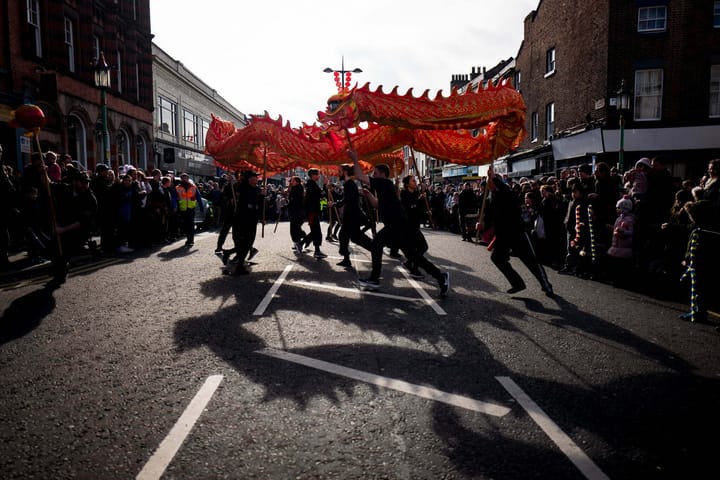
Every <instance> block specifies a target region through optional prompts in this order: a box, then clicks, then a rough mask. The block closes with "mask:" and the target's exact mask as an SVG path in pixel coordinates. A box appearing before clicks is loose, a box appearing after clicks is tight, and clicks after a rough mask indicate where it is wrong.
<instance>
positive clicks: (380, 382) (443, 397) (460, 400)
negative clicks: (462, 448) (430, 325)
mask: <svg viewBox="0 0 720 480" xmlns="http://www.w3.org/2000/svg"><path fill="white" fill-rule="evenodd" d="M255 353H260V354H262V355H267V356H268V357H274V358H278V359H280V360H285V361H288V362H293V363H297V364H300V365H305V366H306V367H310V368H315V369H317V370H322V371H324V372H329V373H333V374H335V375H340V376H342V377H347V378H352V379H354V380H359V381H361V382H365V383H369V384H372V385H377V386H378V387H385V388H389V389H392V390H396V391H398V392H403V393H409V394H410V395H415V396H418V397H422V398H427V399H429V400H433V401H436V402H442V403H446V404H448V405H453V406H456V407H460V408H465V409H467V410H472V411H474V412H480V413H486V414H488V415H493V416H496V417H502V416H504V415H507V414H508V413H510V409H509V408H507V407H503V406H502V405H495V404H492V403H486V402H481V401H478V400H474V399H472V398H468V397H463V396H461V395H455V394H452V393H447V392H443V391H441V390H437V389H435V388H429V387H424V386H422V385H416V384H413V383H408V382H404V381H402V380H396V379H394V378H388V377H381V376H380V375H375V374H372V373H368V372H363V371H361V370H355V369H352V368H347V367H343V366H340V365H335V364H334V363H329V362H324V361H322V360H316V359H314V358H310V357H305V356H303V355H297V354H295V353H290V352H285V351H283V350H276V349H274V348H264V349H262V350H257V351H256V352H255Z"/></svg>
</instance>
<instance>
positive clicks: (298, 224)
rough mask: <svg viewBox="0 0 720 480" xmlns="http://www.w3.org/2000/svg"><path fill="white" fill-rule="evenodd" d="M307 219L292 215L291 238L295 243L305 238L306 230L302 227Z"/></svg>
mask: <svg viewBox="0 0 720 480" xmlns="http://www.w3.org/2000/svg"><path fill="white" fill-rule="evenodd" d="M303 223H305V220H304V219H302V218H295V217H290V239H292V242H293V243H297V242H302V241H303V239H304V238H305V235H306V234H305V231H304V230H303V229H302V224H303Z"/></svg>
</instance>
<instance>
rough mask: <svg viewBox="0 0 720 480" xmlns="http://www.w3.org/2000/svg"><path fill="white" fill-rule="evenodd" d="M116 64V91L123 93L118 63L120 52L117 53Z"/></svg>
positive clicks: (120, 70) (119, 62)
mask: <svg viewBox="0 0 720 480" xmlns="http://www.w3.org/2000/svg"><path fill="white" fill-rule="evenodd" d="M116 57H117V64H116V65H115V71H116V72H117V91H118V92H120V93H122V91H123V83H122V62H121V61H120V51H119V50H118V52H117V55H116Z"/></svg>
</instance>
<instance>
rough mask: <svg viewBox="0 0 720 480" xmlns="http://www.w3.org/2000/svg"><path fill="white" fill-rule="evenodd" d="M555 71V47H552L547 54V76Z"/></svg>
mask: <svg viewBox="0 0 720 480" xmlns="http://www.w3.org/2000/svg"><path fill="white" fill-rule="evenodd" d="M553 73H555V48H554V47H553V48H551V49H550V50H548V51H547V53H546V54H545V76H546V77H547V76H549V75H552V74H553Z"/></svg>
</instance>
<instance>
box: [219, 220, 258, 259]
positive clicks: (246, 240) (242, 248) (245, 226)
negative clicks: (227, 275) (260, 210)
mask: <svg viewBox="0 0 720 480" xmlns="http://www.w3.org/2000/svg"><path fill="white" fill-rule="evenodd" d="M257 225H258V224H257V222H255V223H249V222H245V223H237V222H236V223H234V224H233V226H232V239H233V243H234V244H235V247H234V248H231V249H230V250H226V251H225V252H226V253H228V254H230V255H232V254H233V253H235V254H237V258H238V264H237V269H238V270H242V269H243V268H245V265H244V262H245V259H246V258H247V256H248V253H249V252H250V249H251V248H252V246H253V243H255V237H256V236H257Z"/></svg>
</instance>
